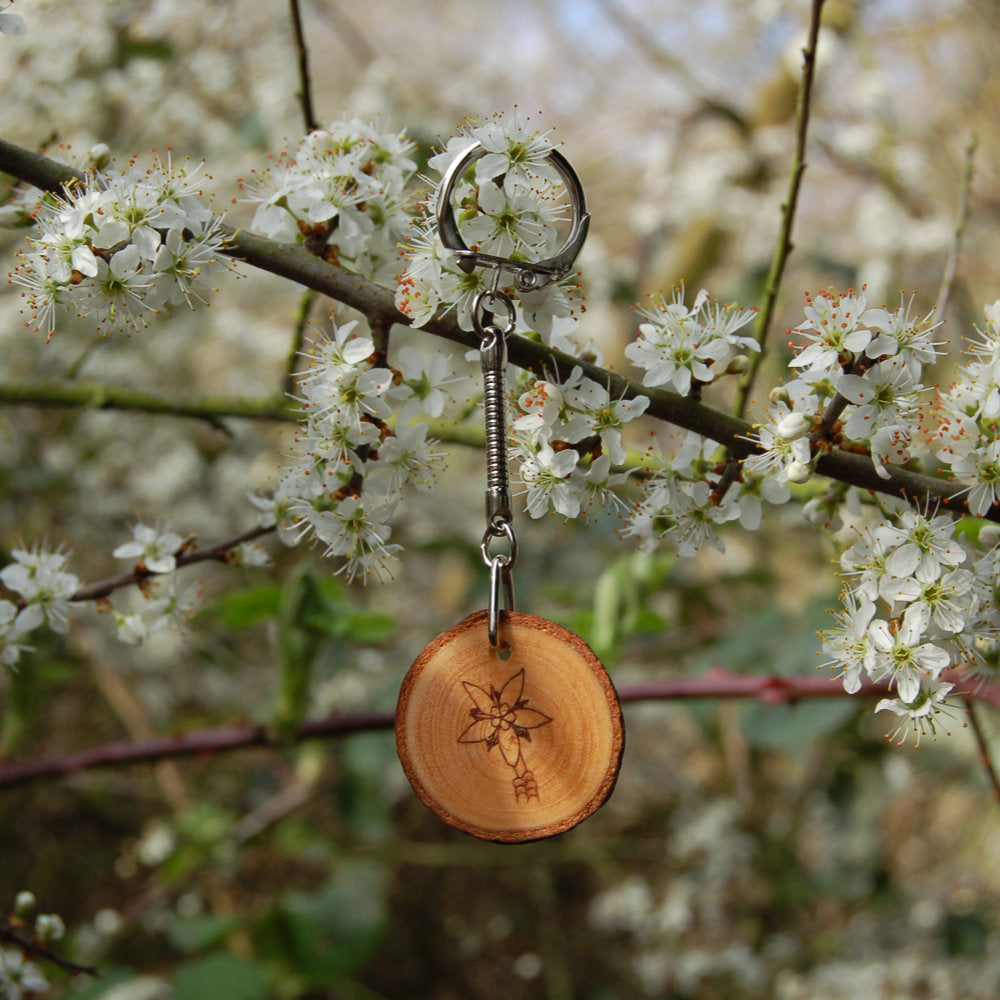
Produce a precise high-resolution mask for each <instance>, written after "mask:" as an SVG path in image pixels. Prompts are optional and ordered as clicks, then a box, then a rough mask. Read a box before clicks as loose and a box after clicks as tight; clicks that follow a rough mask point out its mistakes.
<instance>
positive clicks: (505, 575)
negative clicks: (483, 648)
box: [486, 556, 514, 651]
mask: <svg viewBox="0 0 1000 1000" xmlns="http://www.w3.org/2000/svg"><path fill="white" fill-rule="evenodd" d="M510 566H511V564H510V563H509V562H505V561H504V560H503V559H502V557H501V556H497V557H496V559H494V560H493V562H491V563H490V606H489V610H488V612H487V615H486V622H487V629H486V631H487V635H488V637H489V640H490V645H491V646H492V647H493V649H494V650H497V651H499V650H500V649H502V648H503V646H504V645H506V644H505V643H504V644H501V642H500V586H501V584H502V585H503V598H504V607H505V609H506V610H507V611H513V610H514V583H513V581H512V580H511V578H510Z"/></svg>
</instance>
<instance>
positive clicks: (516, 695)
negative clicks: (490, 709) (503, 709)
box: [497, 667, 524, 706]
mask: <svg viewBox="0 0 1000 1000" xmlns="http://www.w3.org/2000/svg"><path fill="white" fill-rule="evenodd" d="M523 693H524V667H522V668H521V669H520V670H519V671H518V672H517V673H516V674H514V675H513V676H512V677H511V678H510V680H509V681H507V683H506V684H504V686H503V690H502V691H501V692H500V694H499V696H498V698H497V703H498V704H500V705H511V706H513V705H516V704H517V703H518V702H519V701H520V700H521V695H522V694H523Z"/></svg>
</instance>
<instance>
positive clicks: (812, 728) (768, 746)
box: [741, 698, 861, 754]
mask: <svg viewBox="0 0 1000 1000" xmlns="http://www.w3.org/2000/svg"><path fill="white" fill-rule="evenodd" d="M860 710H861V709H860V707H859V705H858V703H857V702H856V701H855V700H854V699H853V698H816V699H813V700H810V701H800V702H797V703H796V704H794V705H788V704H782V705H765V704H763V703H762V702H753V703H751V704H748V705H745V706H744V707H743V716H742V720H741V721H742V728H743V734H744V736H746V738H747V740H748V741H749V742H750V743H751V744H752V745H753V746H755V747H759V748H760V749H762V750H783V751H785V752H786V753H793V754H794V753H797V752H798V751H800V750H804V749H805V748H806V747H808V746H809V745H810V744H811V743H815V742H816V740H818V739H820V738H822V737H823V736H826V735H828V734H830V733H832V732H834V730H837V729H839V728H840V727H841V726H842V725H844V723H845V722H847V720H848V719H850V718H852V717H853V716H855V715H857V713H858V712H859V711H860Z"/></svg>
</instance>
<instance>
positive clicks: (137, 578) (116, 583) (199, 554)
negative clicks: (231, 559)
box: [69, 525, 275, 603]
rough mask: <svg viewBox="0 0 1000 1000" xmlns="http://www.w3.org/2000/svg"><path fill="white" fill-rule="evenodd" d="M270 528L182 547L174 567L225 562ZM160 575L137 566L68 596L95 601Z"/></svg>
mask: <svg viewBox="0 0 1000 1000" xmlns="http://www.w3.org/2000/svg"><path fill="white" fill-rule="evenodd" d="M274 530H275V529H274V525H270V526H267V527H258V528H251V529H250V530H249V531H244V532H243V533H242V534H241V535H236V537H235V538H229V539H226V541H224V542H217V543H216V544H215V545H209V546H207V547H206V548H203V549H195V550H193V551H190V552H187V551H184V550H182V551H181V552H180V553H178V555H177V560H176V562H177V568H178V569H180V568H181V567H182V566H190V565H191V564H192V563H198V562H209V561H218V562H225V561H226V558H227V557H228V555H229V553H230V552H232V550H233V549H235V548H236V547H237V546H239V545H242V544H243V543H244V542H250V541H253V540H254V539H255V538H261V537H263V536H264V535H268V534H270V533H271V532H272V531H274ZM161 575H162V574H159V573H156V572H154V571H153V570H150V569H146V568H145V567H140V566H137V567H136V568H135V569H133V570H132V572H131V573H120V574H119V575H118V576H112V577H108V579H106V580H98V581H97V582H96V583H91V584H88V585H87V586H86V587H81V588H80V589H79V590H78V591H76V593H75V594H73V595H72V597H70V598H69V600H70V601H72V602H74V603H79V602H82V601H99V600H101V599H102V598H105V597H108V596H110V595H111V594H112V593H114V591H116V590H120V589H121V588H122V587H128V586H131V585H133V584H139V583H144V582H145V581H146V580H150V579H152V578H153V577H156V576H161Z"/></svg>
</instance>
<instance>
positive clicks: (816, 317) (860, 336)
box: [789, 292, 872, 376]
mask: <svg viewBox="0 0 1000 1000" xmlns="http://www.w3.org/2000/svg"><path fill="white" fill-rule="evenodd" d="M864 312H865V297H864V295H858V294H856V293H848V294H846V295H842V296H841V295H836V294H834V293H833V292H820V293H819V295H817V296H816V297H815V298H812V297H810V298H809V299H808V302H807V305H806V308H805V315H806V318H805V321H804V322H802V323H800V324H799V325H798V326H797V327H795V331H794V332H795V333H798V334H799V335H800V336H802V337H803V338H804V339H805V340H806V347H805V349H804V350H803V351H802V352H801V353H800V354H799V355H797V356H796V357H794V358H793V359H792V360H791V361H790V362H789V364H790V365H791V366H792V367H793V368H804V369H805V370H806V371H807V372H808V373H809V374H810V375H811V376H816V375H826V374H832V373H833V372H836V371H839V370H840V367H841V364H842V363H843V362H844V360H845V359H849V358H851V357H853V356H854V355H857V354H859V353H860V352H862V351H864V350H865V349H866V348H867V347H868V345H869V343H871V339H872V332H871V330H869V329H868V328H867V327H865V326H863V325H862V322H861V321H862V316H863V314H864Z"/></svg>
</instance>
